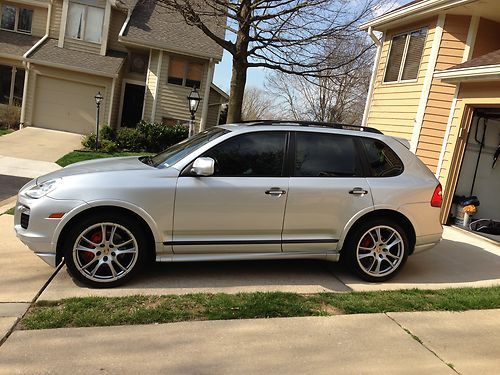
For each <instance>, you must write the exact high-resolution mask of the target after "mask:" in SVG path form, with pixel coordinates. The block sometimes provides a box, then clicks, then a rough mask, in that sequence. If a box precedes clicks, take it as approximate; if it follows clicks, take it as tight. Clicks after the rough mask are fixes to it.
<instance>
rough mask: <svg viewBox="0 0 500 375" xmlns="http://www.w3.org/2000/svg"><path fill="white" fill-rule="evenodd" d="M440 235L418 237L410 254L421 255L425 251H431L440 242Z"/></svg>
mask: <svg viewBox="0 0 500 375" xmlns="http://www.w3.org/2000/svg"><path fill="white" fill-rule="evenodd" d="M441 235H442V233H436V234H431V235H427V236H419V237H417V240H416V243H415V248H414V250H413V253H412V254H417V253H421V252H423V251H425V250H429V249H432V248H433V247H434V246H436V245H437V244H438V243H439V242H441Z"/></svg>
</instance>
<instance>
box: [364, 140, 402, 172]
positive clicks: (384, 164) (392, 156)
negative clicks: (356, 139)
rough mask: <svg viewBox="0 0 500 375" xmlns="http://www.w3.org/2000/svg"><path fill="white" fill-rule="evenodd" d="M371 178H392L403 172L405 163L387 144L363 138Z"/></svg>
mask: <svg viewBox="0 0 500 375" xmlns="http://www.w3.org/2000/svg"><path fill="white" fill-rule="evenodd" d="M363 144H364V146H365V150H366V155H367V157H368V164H369V170H370V174H369V175H370V176H372V177H392V176H397V175H399V174H401V173H402V172H403V162H402V161H401V159H399V157H398V156H397V155H396V153H395V152H394V151H392V150H391V149H390V148H389V146H387V145H386V144H385V143H383V142H381V141H378V140H376V139H368V138H363Z"/></svg>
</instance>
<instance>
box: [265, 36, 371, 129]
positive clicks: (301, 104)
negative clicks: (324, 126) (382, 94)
mask: <svg viewBox="0 0 500 375" xmlns="http://www.w3.org/2000/svg"><path fill="white" fill-rule="evenodd" d="M369 46H370V44H369V42H368V41H367V39H366V38H363V37H357V38H352V39H350V40H349V41H335V43H331V44H330V45H329V46H327V47H325V48H328V49H329V50H331V51H336V52H335V54H334V53H329V52H328V51H325V54H328V55H329V56H330V59H329V60H328V61H326V62H323V63H322V64H324V67H325V70H324V72H325V73H326V74H325V75H324V76H319V77H304V76H290V75H288V74H285V73H282V72H279V71H278V72H274V73H272V74H270V75H269V76H268V77H267V81H266V89H267V91H268V92H269V93H270V94H272V95H273V97H274V98H275V100H276V102H277V103H278V104H279V107H280V108H281V113H280V117H282V118H291V119H294V120H299V119H309V120H313V121H326V122H337V123H346V124H354V123H360V122H361V120H362V117H363V110H364V104H365V101H366V94H367V92H368V86H369V82H370V75H371V65H372V58H373V54H372V53H365V54H364V55H363V56H361V57H358V58H357V59H353V58H352V57H353V56H355V55H357V51H358V50H360V49H365V48H366V47H369ZM336 59H340V60H341V61H350V62H349V63H348V64H344V65H342V66H341V67H340V68H337V66H339V64H338V62H336V61H335V60H336Z"/></svg>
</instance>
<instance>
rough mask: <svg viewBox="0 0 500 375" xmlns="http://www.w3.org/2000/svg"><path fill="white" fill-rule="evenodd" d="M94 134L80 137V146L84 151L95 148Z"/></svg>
mask: <svg viewBox="0 0 500 375" xmlns="http://www.w3.org/2000/svg"><path fill="white" fill-rule="evenodd" d="M95 140H96V136H95V133H90V134H88V135H84V136H83V137H82V146H83V147H85V148H86V149H89V150H93V149H94V148H95Z"/></svg>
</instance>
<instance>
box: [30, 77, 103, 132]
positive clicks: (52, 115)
mask: <svg viewBox="0 0 500 375" xmlns="http://www.w3.org/2000/svg"><path fill="white" fill-rule="evenodd" d="M98 91H100V92H101V93H102V94H104V87H100V86H94V85H88V84H85V83H78V82H72V81H65V80H62V79H57V78H50V77H44V76H38V77H37V80H36V90H35V105H34V112H33V120H32V123H33V125H34V126H37V127H41V128H48V129H55V130H62V131H67V132H73V133H80V134H88V133H90V132H92V131H95V116H96V106H95V100H94V96H95V94H96V93H97V92H98ZM101 112H102V111H101ZM100 117H101V120H102V118H103V116H102V113H101V116H100ZM101 123H102V122H101Z"/></svg>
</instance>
